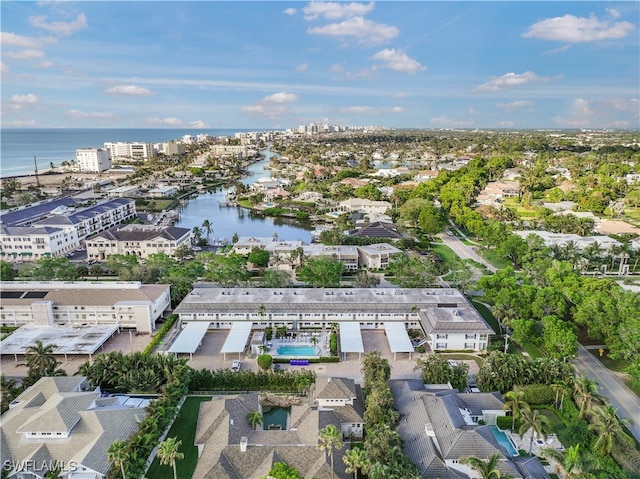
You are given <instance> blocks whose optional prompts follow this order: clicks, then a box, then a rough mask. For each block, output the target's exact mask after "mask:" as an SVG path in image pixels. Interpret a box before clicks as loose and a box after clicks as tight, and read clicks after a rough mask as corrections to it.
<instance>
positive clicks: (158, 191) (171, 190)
mask: <svg viewBox="0 0 640 479" xmlns="http://www.w3.org/2000/svg"><path fill="white" fill-rule="evenodd" d="M177 194H178V188H177V187H176V186H158V187H157V188H153V189H152V190H149V196H152V197H155V198H169V197H171V196H176V195H177Z"/></svg>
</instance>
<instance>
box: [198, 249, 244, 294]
mask: <svg viewBox="0 0 640 479" xmlns="http://www.w3.org/2000/svg"><path fill="white" fill-rule="evenodd" d="M205 277H206V278H207V279H208V280H209V281H212V282H214V283H218V284H219V285H220V286H221V287H223V288H234V287H237V286H240V285H241V284H243V283H244V282H246V281H248V280H249V279H250V278H251V273H250V272H249V271H248V270H247V262H246V260H245V259H244V258H243V257H242V256H240V255H238V254H235V253H232V254H230V255H228V256H221V255H215V256H214V257H213V258H212V260H211V261H210V262H209V264H208V265H207V270H206V272H205Z"/></svg>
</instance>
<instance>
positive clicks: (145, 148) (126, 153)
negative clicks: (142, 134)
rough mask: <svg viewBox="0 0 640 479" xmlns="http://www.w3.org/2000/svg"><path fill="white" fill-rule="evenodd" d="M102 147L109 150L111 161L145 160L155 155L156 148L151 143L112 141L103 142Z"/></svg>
mask: <svg viewBox="0 0 640 479" xmlns="http://www.w3.org/2000/svg"><path fill="white" fill-rule="evenodd" d="M104 147H105V148H106V149H107V150H109V155H110V156H111V160H113V161H118V160H125V161H126V160H135V161H140V160H142V161H147V160H150V159H151V158H153V157H155V156H156V150H155V148H154V146H153V144H152V143H142V142H139V143H132V142H114V143H105V144H104Z"/></svg>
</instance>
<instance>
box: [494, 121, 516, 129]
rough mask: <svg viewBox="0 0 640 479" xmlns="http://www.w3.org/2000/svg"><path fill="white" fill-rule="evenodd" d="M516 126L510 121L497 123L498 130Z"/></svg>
mask: <svg viewBox="0 0 640 479" xmlns="http://www.w3.org/2000/svg"><path fill="white" fill-rule="evenodd" d="M515 125H516V124H515V123H514V122H512V121H508V120H507V121H500V122H498V127H500V128H513V127H514V126H515Z"/></svg>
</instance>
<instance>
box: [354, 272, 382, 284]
mask: <svg viewBox="0 0 640 479" xmlns="http://www.w3.org/2000/svg"><path fill="white" fill-rule="evenodd" d="M379 284H380V277H378V276H376V275H375V274H371V273H369V272H367V271H366V270H363V269H362V270H360V271H358V272H357V273H356V277H355V278H354V279H353V286H354V287H356V288H375V287H376V286H378V285H379Z"/></svg>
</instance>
